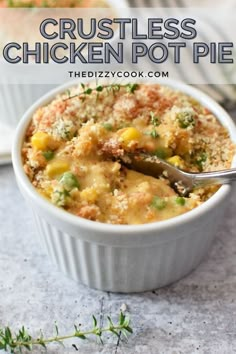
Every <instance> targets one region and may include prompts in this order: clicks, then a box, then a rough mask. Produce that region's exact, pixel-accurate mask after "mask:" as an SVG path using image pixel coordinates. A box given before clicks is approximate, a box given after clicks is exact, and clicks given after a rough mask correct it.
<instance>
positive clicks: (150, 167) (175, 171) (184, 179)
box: [121, 153, 236, 196]
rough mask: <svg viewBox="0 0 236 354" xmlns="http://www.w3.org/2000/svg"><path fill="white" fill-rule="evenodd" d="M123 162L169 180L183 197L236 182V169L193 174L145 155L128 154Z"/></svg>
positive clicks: (131, 167) (130, 166)
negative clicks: (197, 191) (218, 185)
mask: <svg viewBox="0 0 236 354" xmlns="http://www.w3.org/2000/svg"><path fill="white" fill-rule="evenodd" d="M121 160H122V162H123V163H124V164H125V165H126V166H127V167H128V168H130V169H133V170H135V171H138V172H142V173H143V174H146V175H149V176H153V177H159V176H163V177H165V178H168V180H169V181H170V184H171V186H172V187H173V188H174V189H175V190H176V191H177V192H178V194H179V195H181V196H186V195H188V194H189V193H190V192H191V191H192V190H193V189H194V188H196V187H200V186H206V185H210V184H227V183H230V182H232V181H236V168H232V169H230V170H222V171H214V172H203V173H192V172H186V171H183V170H181V169H179V168H176V167H175V166H173V165H171V164H169V163H168V162H166V161H164V160H162V159H160V158H159V157H156V156H151V155H148V154H145V153H141V154H128V155H126V156H124V157H122V159H121Z"/></svg>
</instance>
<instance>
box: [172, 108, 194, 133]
mask: <svg viewBox="0 0 236 354" xmlns="http://www.w3.org/2000/svg"><path fill="white" fill-rule="evenodd" d="M176 118H177V120H178V121H179V127H180V128H182V129H186V128H188V127H194V126H195V123H196V122H195V119H194V116H193V113H191V112H181V113H178V114H177V117H176Z"/></svg>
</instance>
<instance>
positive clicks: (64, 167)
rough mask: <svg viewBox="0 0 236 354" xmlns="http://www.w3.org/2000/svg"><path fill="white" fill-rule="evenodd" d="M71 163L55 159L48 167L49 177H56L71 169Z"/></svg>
mask: <svg viewBox="0 0 236 354" xmlns="http://www.w3.org/2000/svg"><path fill="white" fill-rule="evenodd" d="M69 169H70V165H69V163H68V162H66V161H61V160H55V161H52V162H50V163H49V164H48V165H47V167H46V170H45V171H46V174H47V175H48V177H49V178H54V177H56V176H59V175H61V174H62V173H64V172H66V171H69Z"/></svg>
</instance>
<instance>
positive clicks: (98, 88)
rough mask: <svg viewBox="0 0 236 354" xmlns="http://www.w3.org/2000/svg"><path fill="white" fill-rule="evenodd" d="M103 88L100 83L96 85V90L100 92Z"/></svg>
mask: <svg viewBox="0 0 236 354" xmlns="http://www.w3.org/2000/svg"><path fill="white" fill-rule="evenodd" d="M103 88H104V87H103V86H101V85H100V86H97V87H96V91H97V92H102V90H103Z"/></svg>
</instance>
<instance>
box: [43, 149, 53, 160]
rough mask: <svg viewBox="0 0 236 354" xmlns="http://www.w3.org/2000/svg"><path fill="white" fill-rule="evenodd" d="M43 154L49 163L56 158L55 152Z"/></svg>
mask: <svg viewBox="0 0 236 354" xmlns="http://www.w3.org/2000/svg"><path fill="white" fill-rule="evenodd" d="M42 154H43V156H44V157H45V159H46V160H47V161H50V160H52V159H53V157H54V152H53V151H50V150H48V151H44V152H42Z"/></svg>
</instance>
